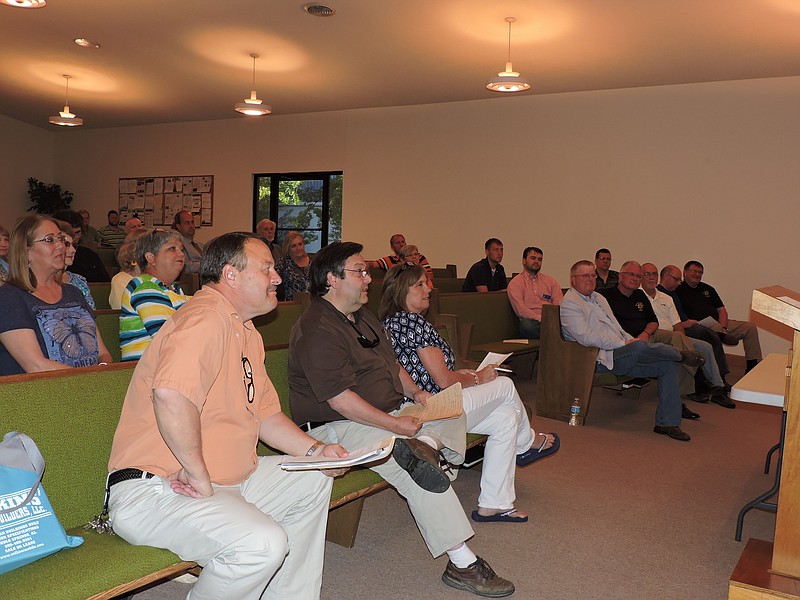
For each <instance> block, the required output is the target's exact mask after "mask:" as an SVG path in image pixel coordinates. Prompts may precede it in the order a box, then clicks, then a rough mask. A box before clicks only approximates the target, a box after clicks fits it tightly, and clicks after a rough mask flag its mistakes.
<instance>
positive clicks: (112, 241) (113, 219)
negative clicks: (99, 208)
mask: <svg viewBox="0 0 800 600" xmlns="http://www.w3.org/2000/svg"><path fill="white" fill-rule="evenodd" d="M97 234H98V235H99V236H100V243H101V244H102V246H103V247H104V248H119V247H120V246H121V245H122V242H124V241H125V230H124V229H123V228H122V227H120V225H119V213H118V212H117V211H115V210H110V211H108V225H106V226H104V227H101V228H100V229H98V230H97Z"/></svg>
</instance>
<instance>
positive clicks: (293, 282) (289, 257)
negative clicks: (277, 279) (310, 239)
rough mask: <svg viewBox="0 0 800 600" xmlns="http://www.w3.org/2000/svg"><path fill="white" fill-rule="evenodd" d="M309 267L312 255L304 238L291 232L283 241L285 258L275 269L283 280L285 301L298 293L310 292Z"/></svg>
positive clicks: (295, 232)
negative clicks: (308, 251)
mask: <svg viewBox="0 0 800 600" xmlns="http://www.w3.org/2000/svg"><path fill="white" fill-rule="evenodd" d="M309 265H311V255H309V254H308V253H307V252H306V243H305V241H304V240H303V236H302V235H301V234H300V233H298V232H297V231H290V232H289V233H287V234H286V237H285V238H284V240H283V257H282V258H281V259H280V260H279V261H278V264H277V266H276V267H275V270H276V271H278V275H280V276H281V279H283V290H284V294H283V298H284V300H291V299H292V298H294V295H295V294H296V293H297V292H305V291H308V285H309V280H308V267H309Z"/></svg>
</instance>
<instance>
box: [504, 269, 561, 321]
mask: <svg viewBox="0 0 800 600" xmlns="http://www.w3.org/2000/svg"><path fill="white" fill-rule="evenodd" d="M563 298H564V293H563V292H562V291H561V286H560V285H558V282H557V281H556V280H555V279H554V278H552V277H550V275H547V274H545V273H542V272H541V271H540V272H539V273H537V274H536V277H534V276H533V275H531V274H530V273H528V272H527V271H523V272H522V273H520V274H519V275H517V276H516V277H514V278H513V279H512V280H511V281H509V282H508V301H509V302H510V303H511V308H513V309H514V312H515V313H516V315H517V316H518V317H519V318H520V319H535V320H537V321H541V320H542V305H543V304H561V300H562V299H563Z"/></svg>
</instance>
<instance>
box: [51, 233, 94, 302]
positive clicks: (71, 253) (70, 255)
mask: <svg viewBox="0 0 800 600" xmlns="http://www.w3.org/2000/svg"><path fill="white" fill-rule="evenodd" d="M58 228H59V229H60V230H61V233H62V235H63V236H64V245H65V246H66V247H67V253H66V254H65V255H64V264H65V265H66V266H65V267H64V270H63V271H62V272H61V274H60V275H59V277H60V279H61V283H68V284H69V285H74V286H75V287H76V288H78V289H79V290H80V291H81V294H83V297H84V298H85V299H86V303H87V304H88V305H89V306H91V308H92V310H95V308H97V307H96V306H95V305H94V298H92V292H91V291H90V290H89V283H88V282H87V281H86V278H85V277H84V276H83V275H78V274H77V273H73V272H72V271H69V270H68V269H69V268H70V266H72V263H73V261H74V260H75V247H76V246H77V243H76V242H75V241H74V238H73V237H72V225H70V224H69V223H67V222H66V221H58Z"/></svg>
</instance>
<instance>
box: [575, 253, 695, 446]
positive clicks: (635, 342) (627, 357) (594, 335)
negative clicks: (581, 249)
mask: <svg viewBox="0 0 800 600" xmlns="http://www.w3.org/2000/svg"><path fill="white" fill-rule="evenodd" d="M596 278H597V273H596V269H595V266H594V263H592V262H591V261H588V260H581V261H578V262H576V263H575V264H574V265H572V268H571V269H570V283H571V285H572V287H571V288H570V289H569V290H568V291H567V293H566V294H565V295H564V300H563V301H562V302H561V328H562V331H563V334H564V337H565V338H566V339H568V340H572V341H576V342H578V343H579V344H582V345H583V346H588V347H593V348H597V349H598V353H597V371H598V372H600V373H614V374H615V375H627V376H630V377H657V378H658V407H657V408H656V424H655V427H654V428H653V431H654V432H655V433H658V434H661V435H667V436H669V437H670V438H672V439H675V440H679V441H682V442H688V441H689V440H690V439H691V437H690V436H689V435H688V434H687V433H686V432H684V431H683V430H682V429H681V428H680V424H681V397H680V393H679V392H678V364H679V363H680V362H682V361H684V360H687V361H693V360H695V359H696V356H694V355H695V354H696V353H694V352H692V353H688V352H681V351H679V350H678V349H677V348H673V347H672V346H667V345H665V344H656V343H652V342H648V341H645V340H644V339H643V338H644V337H646V336H642V339H635V338H634V337H633V336H632V335H630V334H629V333H628V332H627V331H625V330H624V329H623V328H622V326H621V325H620V324H619V321H617V319H616V318H615V317H614V312H613V311H612V310H611V307H610V306H609V305H608V301H607V300H606V299H605V298H604V297H603V296H601V295H600V294H598V293H597V292H596V291H595V284H596ZM645 302H647V301H646V300H645ZM648 305H649V303H648ZM651 310H652V309H651ZM650 329H653V328H652V327H650Z"/></svg>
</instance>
